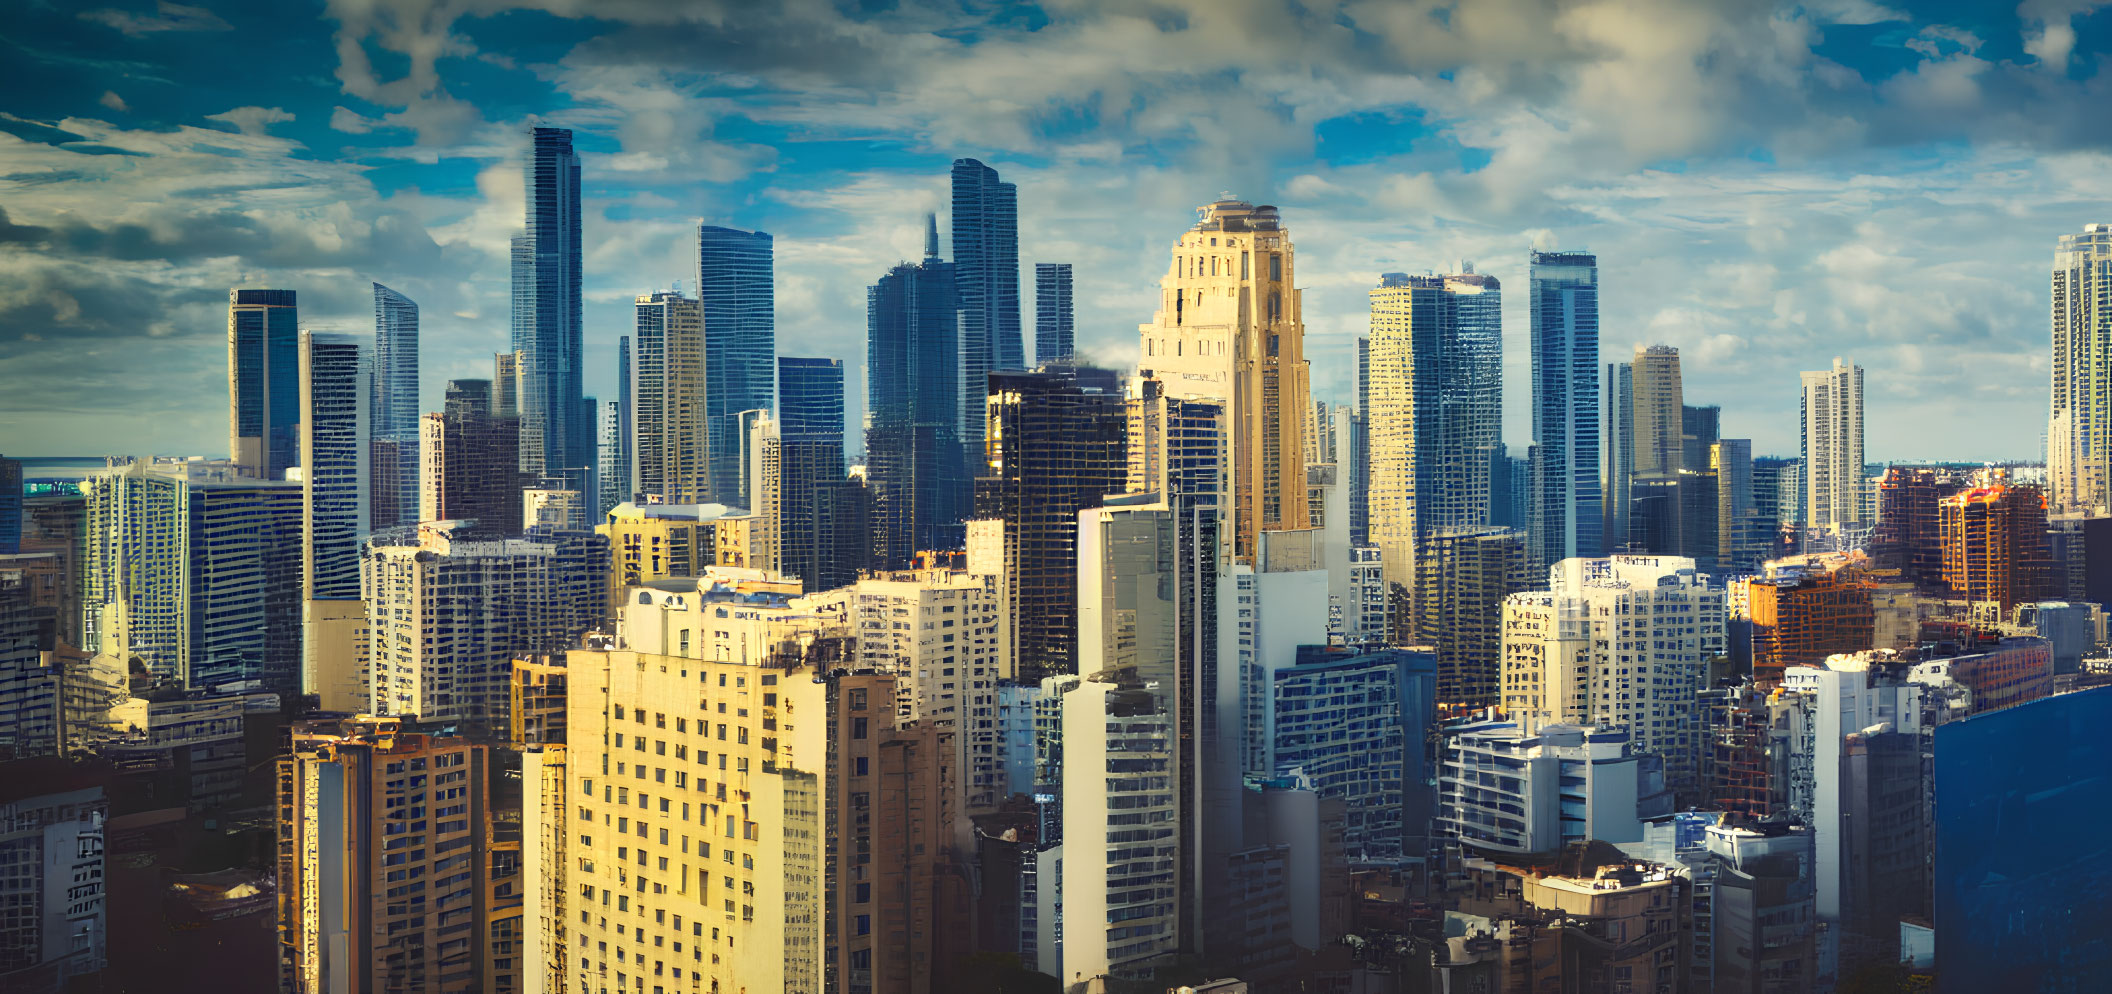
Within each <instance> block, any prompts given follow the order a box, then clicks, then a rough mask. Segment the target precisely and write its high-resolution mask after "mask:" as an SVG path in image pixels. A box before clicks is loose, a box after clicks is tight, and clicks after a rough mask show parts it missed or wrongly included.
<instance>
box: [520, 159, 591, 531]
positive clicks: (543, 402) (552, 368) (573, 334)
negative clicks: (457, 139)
mask: <svg viewBox="0 0 2112 994" xmlns="http://www.w3.org/2000/svg"><path fill="white" fill-rule="evenodd" d="M528 139H529V144H528V155H527V156H526V159H525V161H524V163H523V165H524V176H523V180H524V184H523V185H524V186H525V188H526V190H527V214H526V217H527V220H526V225H525V232H524V233H523V234H522V235H521V236H519V237H518V238H516V239H515V240H514V246H513V337H512V350H513V351H514V352H515V353H516V354H519V355H521V356H522V357H523V359H524V360H525V361H524V362H522V363H521V365H520V367H519V369H518V375H519V377H520V383H521V388H520V394H519V396H518V397H517V398H516V401H515V402H516V404H517V405H518V408H519V412H520V418H521V450H520V457H521V467H520V468H521V470H522V471H523V472H528V473H539V474H546V475H551V476H565V477H567V478H568V479H570V478H571V477H574V476H578V477H582V479H579V480H577V481H575V482H576V483H578V484H580V485H581V486H580V489H582V490H584V489H585V486H584V483H585V480H584V479H583V477H584V476H585V475H586V474H587V473H590V472H592V466H591V463H589V462H588V461H587V459H586V450H587V448H588V447H589V446H590V445H591V444H592V443H593V431H594V426H593V424H592V422H582V420H581V415H582V412H583V406H582V404H581V399H582V398H583V397H584V396H585V391H584V390H583V389H581V382H582V381H581V374H582V373H583V372H584V367H582V366H581V364H580V359H581V354H582V353H581V351H580V348H581V324H580V259H581V255H580V216H581V211H580V200H579V156H578V154H577V153H575V152H574V151H573V149H572V132H570V131H568V130H566V129H564V128H532V129H530V130H529V134H528Z"/></svg>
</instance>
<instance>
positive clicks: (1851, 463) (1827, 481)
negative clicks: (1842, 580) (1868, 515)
mask: <svg viewBox="0 0 2112 994" xmlns="http://www.w3.org/2000/svg"><path fill="white" fill-rule="evenodd" d="M1798 376H1799V377H1801V378H1802V380H1803V386H1804V403H1803V437H1804V527H1805V528H1806V529H1809V530H1815V531H1823V532H1826V533H1829V534H1836V533H1838V532H1839V531H1840V530H1841V529H1842V528H1844V527H1853V526H1858V525H1862V524H1864V522H1863V511H1862V487H1863V367H1861V366H1857V365H1855V364H1854V363H1847V362H1843V361H1841V357H1840V356H1834V357H1833V368H1831V369H1821V370H1815V371H1807V372H1803V373H1799V374H1798Z"/></svg>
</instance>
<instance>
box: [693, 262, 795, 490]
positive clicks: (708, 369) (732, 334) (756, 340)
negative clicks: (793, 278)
mask: <svg viewBox="0 0 2112 994" xmlns="http://www.w3.org/2000/svg"><path fill="white" fill-rule="evenodd" d="M772 253H773V249H772V242H771V238H770V234H769V233H768V232H763V231H738V230H735V229H733V228H720V227H716V226H713V225H708V224H707V225H704V226H702V227H699V228H698V229H697V299H698V300H699V301H701V302H702V303H703V305H704V416H705V418H706V420H707V423H708V424H709V426H710V427H709V439H708V440H707V442H706V451H707V452H708V453H709V454H708V456H707V459H708V460H709V462H710V471H709V474H708V477H709V479H708V483H707V485H706V486H707V490H706V498H707V499H709V500H715V501H718V502H720V503H723V504H726V505H728V506H731V507H747V506H748V495H747V493H746V492H745V490H744V489H743V488H742V486H741V469H742V467H741V452H742V451H743V449H742V442H743V440H744V437H745V436H744V435H743V433H742V430H741V424H742V421H741V413H742V412H743V411H759V410H767V409H769V407H770V401H771V399H772V395H773V394H774V393H775V392H776V390H775V387H776V383H775V382H774V380H773V375H774V373H775V369H774V368H773V364H774V363H775V361H776V357H777V296H776V291H775V289H774V288H773V285H772V282H771V281H772V272H773V265H774V263H773V261H772V260H773V258H774V256H773V254H772Z"/></svg>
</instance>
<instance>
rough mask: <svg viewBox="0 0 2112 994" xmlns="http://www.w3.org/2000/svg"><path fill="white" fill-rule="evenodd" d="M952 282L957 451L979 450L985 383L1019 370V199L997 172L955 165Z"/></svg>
mask: <svg viewBox="0 0 2112 994" xmlns="http://www.w3.org/2000/svg"><path fill="white" fill-rule="evenodd" d="M953 278H954V288H955V290H954V297H955V300H956V302H957V310H956V312H955V313H956V320H957V321H959V322H960V334H961V432H960V435H961V444H962V445H963V446H965V447H966V448H967V449H968V451H969V452H970V453H974V452H975V451H977V450H979V449H980V448H981V447H982V444H983V397H984V395H985V394H987V393H988V391H989V383H988V380H989V377H990V374H991V373H994V372H996V371H998V370H1001V369H1021V368H1024V367H1025V365H1026V361H1027V360H1026V355H1025V352H1024V349H1023V346H1022V345H1021V343H1020V332H1019V195H1018V191H1017V190H1015V189H1014V188H1013V186H1012V184H1010V183H1004V182H999V180H998V178H997V170H995V169H992V168H990V167H989V166H986V165H983V164H982V163H981V162H978V161H976V160H974V159H955V160H953Z"/></svg>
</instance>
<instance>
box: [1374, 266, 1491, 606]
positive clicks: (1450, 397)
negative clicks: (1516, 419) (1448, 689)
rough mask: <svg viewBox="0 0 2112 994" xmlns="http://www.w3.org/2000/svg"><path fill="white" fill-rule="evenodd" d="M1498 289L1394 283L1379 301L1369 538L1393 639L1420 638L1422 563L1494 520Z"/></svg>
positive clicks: (1481, 284) (1380, 291) (1382, 288)
mask: <svg viewBox="0 0 2112 994" xmlns="http://www.w3.org/2000/svg"><path fill="white" fill-rule="evenodd" d="M1501 292H1502V290H1501V287H1500V286H1499V285H1498V284H1497V282H1496V280H1495V278H1494V277H1489V276H1481V275H1477V274H1475V273H1474V272H1473V271H1472V270H1471V268H1470V269H1469V270H1468V272H1466V273H1463V274H1460V275H1456V276H1407V275H1404V274H1401V273H1388V274H1386V275H1385V276H1384V277H1382V278H1381V280H1380V283H1379V286H1378V287H1377V288H1376V289H1374V290H1372V291H1371V338H1370V374H1369V375H1370V384H1369V387H1368V393H1369V395H1370V405H1371V406H1370V408H1369V410H1368V412H1367V415H1368V417H1369V427H1368V432H1369V434H1368V439H1369V443H1368V444H1369V447H1370V451H1371V472H1370V477H1369V479H1370V481H1371V493H1370V495H1369V497H1368V498H1367V499H1368V501H1369V508H1370V510H1369V521H1368V522H1367V528H1368V529H1369V534H1370V536H1371V541H1372V544H1374V545H1376V546H1378V547H1379V551H1380V555H1381V556H1382V558H1383V563H1384V566H1385V568H1386V570H1387V574H1388V575H1387V581H1388V584H1389V598H1390V600H1389V606H1388V611H1389V613H1390V614H1392V615H1393V625H1394V629H1395V633H1396V634H1395V638H1396V639H1397V640H1399V641H1406V640H1407V639H1408V638H1409V636H1408V632H1409V631H1410V630H1411V629H1413V628H1415V626H1416V614H1417V610H1418V609H1417V607H1416V606H1415V604H1414V593H1415V589H1416V576H1417V572H1418V566H1417V557H1418V554H1419V551H1420V549H1419V546H1420V543H1421V542H1422V541H1423V539H1425V538H1427V537H1428V536H1430V535H1431V534H1434V533H1436V532H1438V531H1441V530H1446V529H1457V528H1479V527H1483V526H1485V525H1486V524H1487V523H1488V519H1489V470H1490V467H1491V465H1492V460H1493V456H1494V452H1495V450H1496V448H1497V447H1498V446H1499V445H1500V444H1501V443H1502V436H1501V430H1502V408H1503V378H1502V375H1503V374H1502V364H1503V359H1502V351H1503V327H1502V318H1501V297H1500V295H1501Z"/></svg>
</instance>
